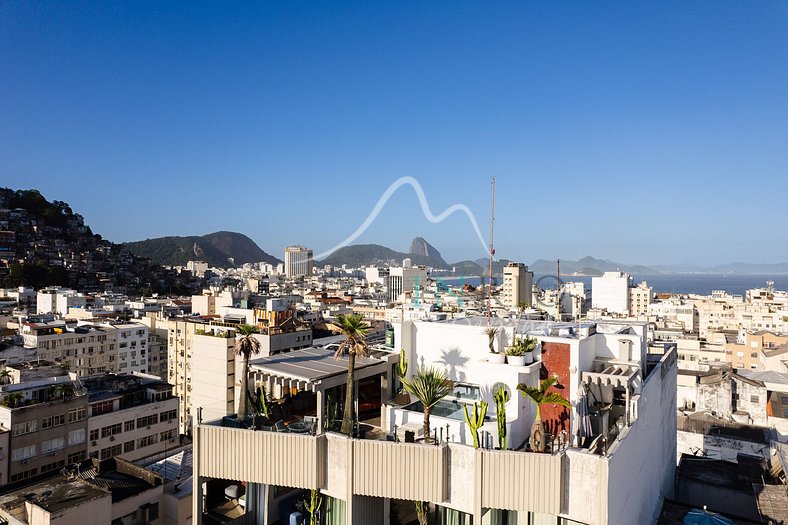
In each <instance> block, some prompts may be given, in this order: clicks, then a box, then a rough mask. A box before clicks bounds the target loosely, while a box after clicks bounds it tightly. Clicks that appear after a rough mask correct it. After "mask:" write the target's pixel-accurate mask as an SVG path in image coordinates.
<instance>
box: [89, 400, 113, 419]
mask: <svg viewBox="0 0 788 525" xmlns="http://www.w3.org/2000/svg"><path fill="white" fill-rule="evenodd" d="M112 404H113V402H112V401H100V402H98V403H93V404H92V405H90V415H91V416H99V415H101V414H109V413H110V412H112Z"/></svg>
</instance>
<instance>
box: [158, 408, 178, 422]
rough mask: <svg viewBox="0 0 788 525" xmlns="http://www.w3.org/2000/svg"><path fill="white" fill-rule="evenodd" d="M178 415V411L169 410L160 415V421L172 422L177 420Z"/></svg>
mask: <svg viewBox="0 0 788 525" xmlns="http://www.w3.org/2000/svg"><path fill="white" fill-rule="evenodd" d="M177 415H178V411H177V410H167V411H166V412H162V413H161V414H159V421H170V420H172V419H177Z"/></svg>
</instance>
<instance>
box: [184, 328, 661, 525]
mask: <svg viewBox="0 0 788 525" xmlns="http://www.w3.org/2000/svg"><path fill="white" fill-rule="evenodd" d="M494 325H495V326H496V327H498V328H500V329H501V330H502V332H501V333H500V335H499V337H500V339H501V341H500V342H502V341H503V337H504V334H509V335H510V334H512V333H517V334H518V335H530V336H532V337H536V338H537V340H538V349H537V350H535V352H536V354H537V355H536V362H534V363H532V364H529V365H524V366H520V365H512V364H506V363H503V364H501V363H494V362H490V361H489V360H488V349H487V343H488V341H487V336H486V335H485V333H484V330H485V328H486V327H487V326H488V320H487V319H484V318H466V319H463V320H452V321H443V322H430V321H415V322H403V323H398V325H396V326H395V344H394V348H402V349H404V350H405V355H406V358H407V359H408V362H409V363H411V367H410V368H409V374H412V373H413V372H414V371H415V369H417V368H418V367H419V366H430V365H432V366H437V367H439V368H440V369H441V370H443V371H444V372H445V373H446V375H447V376H448V377H449V378H451V379H452V380H454V381H455V383H454V385H453V386H454V388H453V392H452V394H451V395H450V396H448V397H447V398H445V399H444V400H443V401H442V402H441V403H440V406H438V405H436V406H435V407H434V410H433V411H432V415H431V418H430V423H431V425H432V426H434V429H431V431H430V433H431V435H433V434H434V436H435V438H436V443H435V444H426V443H423V442H419V441H418V439H416V440H414V442H402V441H403V438H404V439H405V440H408V439H409V438H408V435H409V433H410V432H413V433H414V434H416V432H417V429H418V427H420V426H421V424H422V420H423V413H422V411H423V409H422V408H421V407H420V406H419V403H418V402H416V401H415V400H413V399H412V400H410V401H409V402H407V403H405V402H397V400H395V399H394V398H393V396H394V394H395V391H396V379H395V378H394V373H395V372H394V368H396V362H397V360H398V355H397V353H396V352H393V351H391V352H388V351H386V350H384V349H376V351H375V352H374V353H373V355H372V356H371V357H369V358H367V359H365V360H363V361H356V380H357V387H355V388H357V389H358V391H359V399H360V400H363V403H364V406H365V407H366V408H365V409H364V408H362V406H361V401H359V403H360V405H359V411H360V412H363V411H368V412H370V411H371V412H370V415H369V417H371V419H368V420H365V422H364V425H363V426H364V431H363V432H361V433H359V436H358V437H357V438H350V437H347V436H344V435H340V434H336V433H332V432H323V431H321V430H320V429H322V428H325V427H324V425H328V426H329V427H330V426H331V424H332V422H331V418H332V416H331V414H332V413H334V408H332V406H333V405H332V403H331V402H330V399H331V398H334V399H336V398H335V397H334V396H333V395H332V392H333V393H334V394H335V393H337V392H338V390H334V389H340V390H341V388H342V385H343V381H344V376H345V373H346V367H347V362H346V360H343V359H340V360H334V359H333V357H332V356H331V355H330V352H327V351H321V350H320V349H308V350H300V351H297V352H295V353H293V354H288V355H282V356H276V357H275V358H274V357H271V358H262V359H260V360H256V361H255V362H254V366H253V370H252V372H251V374H252V378H251V379H252V380H254V381H256V382H262V383H263V384H268V385H270V386H272V391H274V392H290V393H292V391H293V389H295V390H298V394H297V395H295V398H296V399H298V400H300V401H302V402H303V403H302V405H301V406H302V408H306V407H308V406H310V403H309V402H308V398H310V396H315V397H316V399H315V400H314V401H315V402H314V403H313V404H312V405H311V406H314V407H315V408H314V417H316V418H317V420H318V424H317V427H316V428H317V430H316V431H315V432H314V434H309V433H302V432H299V431H297V430H296V428H297V425H294V424H293V423H291V427H292V430H290V431H276V427H275V428H273V429H272V430H268V429H263V430H262V431H257V432H250V431H249V430H248V429H245V428H234V427H233V426H230V425H226V424H225V423H226V421H224V420H222V419H221V418H208V417H206V416H205V415H204V413H203V417H201V418H198V419H197V420H196V421H195V424H196V425H195V429H194V475H195V484H194V487H195V495H194V498H193V504H194V512H193V518H194V520H195V523H207V520H205V518H204V516H205V515H206V514H208V513H211V516H213V517H216V514H215V513H217V512H221V509H222V506H223V505H224V504H225V503H226V498H230V499H231V503H232V502H233V501H237V502H238V503H239V507H243V509H244V511H243V513H242V515H243V516H244V517H243V518H241V516H235V518H236V519H246V520H248V521H249V522H254V523H262V524H267V523H274V522H275V521H277V520H279V521H280V522H281V521H283V520H286V519H288V517H289V516H290V515H291V513H292V512H296V508H295V503H296V502H298V501H300V500H301V499H304V498H306V497H308V494H309V492H308V491H310V490H316V491H318V492H319V493H320V494H321V497H322V498H323V507H322V511H321V515H322V519H323V522H324V523H329V524H346V523H347V524H366V523H381V524H387V523H395V522H396V521H394V518H393V516H395V515H398V516H399V517H400V519H402V520H403V521H406V520H407V519H412V518H413V516H414V514H413V512H414V504H415V502H417V501H418V502H427V507H428V509H429V513H430V514H431V516H432V517H431V519H432V520H433V521H431V523H435V524H438V525H449V524H462V525H469V524H471V523H474V524H483V525H487V524H490V525H492V524H502V525H511V524H515V523H517V524H522V523H539V524H551V525H558V524H571V525H576V524H586V525H590V524H622V525H630V524H632V523H650V522H653V521H654V520H655V519H656V516H657V515H658V513H659V509H660V506H661V501H662V498H663V497H669V496H670V495H671V492H672V490H673V481H674V471H675V458H676V449H675V442H676V437H675V432H676V430H675V429H676V410H675V403H676V399H675V396H676V352H675V350H674V349H667V351H663V353H662V354H659V355H654V354H650V353H649V351H648V347H647V345H646V339H647V335H646V331H647V330H646V328H647V327H646V325H645V323H640V324H637V323H624V322H622V323H617V324H616V323H611V322H597V323H582V324H580V325H578V324H577V323H573V324H568V323H544V322H542V323H540V322H526V321H523V322H516V321H509V320H503V319H497V320H495V322H494ZM343 368H344V369H345V370H344V371H343ZM542 377H556V378H557V379H558V384H557V385H556V386H554V387H552V388H555V391H556V392H560V393H561V395H562V396H564V397H565V398H566V399H568V400H569V401H570V403H571V408H570V409H567V408H564V407H561V406H557V405H553V406H551V405H545V406H543V407H542V410H541V417H542V420H543V421H544V424H545V427H546V428H547V429H548V433H549V434H550V436H548V438H547V441H548V446H547V450H546V452H545V453H536V452H533V451H532V448H531V447H532V446H534V445H535V444H533V443H530V442H529V441H528V434H529V429H530V427H531V424H532V423H533V422H534V420H535V417H536V409H535V407H534V405H533V403H532V402H531V401H530V400H529V399H527V398H525V397H524V396H521V395H519V392H518V391H517V389H516V386H517V384H518V383H525V384H527V385H531V386H536V385H538V384H539V382H540V381H541V379H542ZM499 389H503V390H504V391H507V390H508V392H509V393H510V395H511V397H510V400H509V401H508V402H507V403H506V404H505V409H506V414H505V417H506V421H505V422H504V424H503V426H505V427H506V429H507V438H508V445H507V446H506V447H504V449H500V450H497V449H495V448H494V447H495V444H497V443H499V441H498V438H499V435H498V429H499V428H501V426H500V425H499V424H498V423H499V422H498V421H496V417H497V414H495V415H493V414H492V413H493V412H495V408H494V407H495V404H494V403H492V401H493V400H492V395H493V392H495V391H498V390H499ZM592 400H593V401H592ZM481 401H485V402H489V403H490V409H489V410H488V412H487V417H488V419H485V420H483V421H481V427H480V430H479V433H480V444H481V446H480V447H478V448H477V447H476V446H474V444H473V439H472V436H471V433H470V431H469V429H468V428H467V425H466V424H465V418H464V416H463V407H469V408H470V409H471V410H472V409H473V407H474V406H476V407H477V408H478V407H479V403H480V402H481ZM589 403H591V404H590V405H589ZM597 404H598V405H599V407H597ZM589 406H590V408H591V413H592V414H593V415H592V416H591V428H590V429H589V428H588V426H587V425H585V424H583V425H580V423H581V421H584V418H585V416H583V415H582V414H583V413H585V410H586V408H587V407H589ZM375 407H379V408H377V409H376V408H375ZM372 412H377V413H376V414H372ZM373 415H374V416H375V417H372V416H373ZM296 423H297V420H296ZM279 428H280V429H281V430H287V429H289V428H290V427H279ZM581 428H582V429H583V430H581ZM411 435H412V434H411ZM239 457H242V458H253V459H251V460H250V461H243V460H241V461H239V460H238V458H239ZM633 480H636V481H637V482H636V483H635V482H633ZM241 502H243V505H241ZM235 508H238V507H235ZM406 516H407V517H406Z"/></svg>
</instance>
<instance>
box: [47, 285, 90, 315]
mask: <svg viewBox="0 0 788 525" xmlns="http://www.w3.org/2000/svg"><path fill="white" fill-rule="evenodd" d="M86 301H87V298H86V297H85V295H84V294H81V293H78V292H77V291H76V290H71V289H69V288H60V287H57V286H56V287H52V288H44V289H43V290H39V291H38V293H37V294H36V313H38V314H60V315H66V314H67V313H68V309H69V308H84V307H85V304H86Z"/></svg>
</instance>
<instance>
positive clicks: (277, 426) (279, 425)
mask: <svg viewBox="0 0 788 525" xmlns="http://www.w3.org/2000/svg"><path fill="white" fill-rule="evenodd" d="M273 431H274V432H287V431H288V430H287V427H286V426H285V423H284V421H277V422H276V423H274V428H273Z"/></svg>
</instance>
